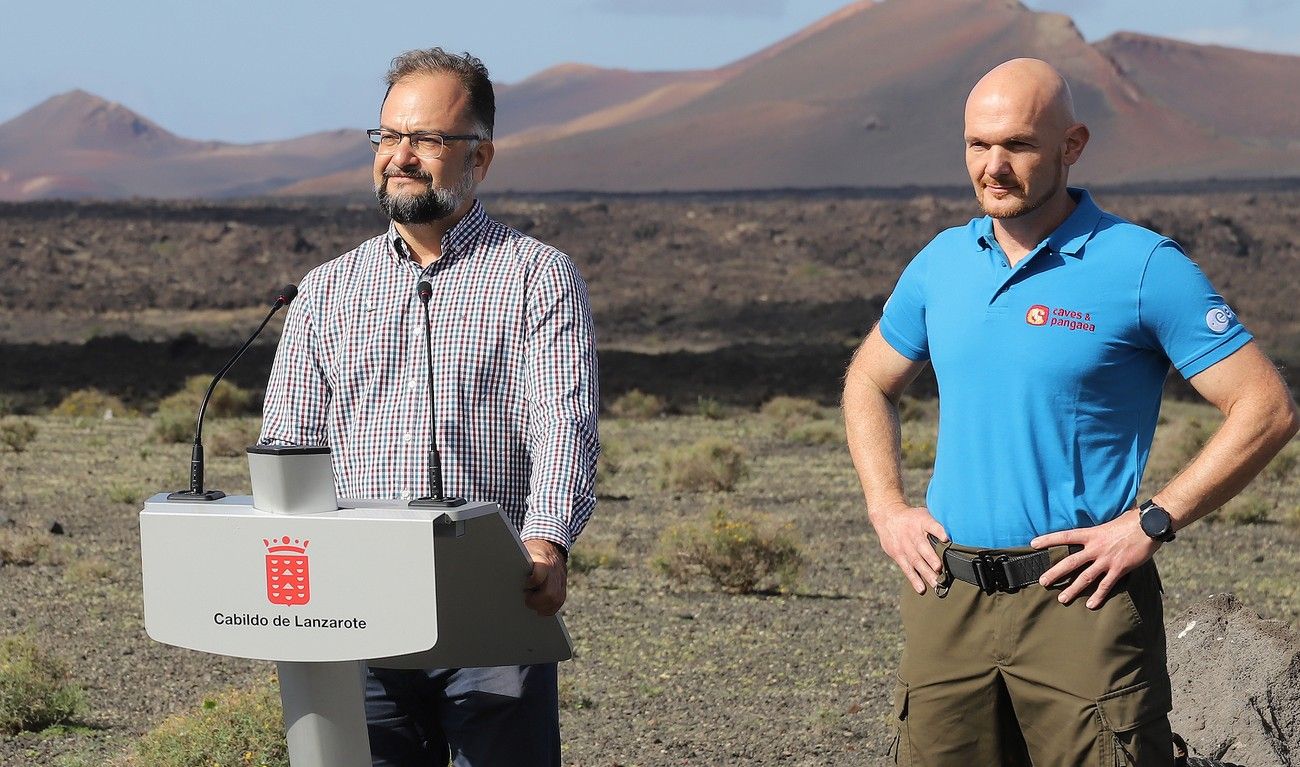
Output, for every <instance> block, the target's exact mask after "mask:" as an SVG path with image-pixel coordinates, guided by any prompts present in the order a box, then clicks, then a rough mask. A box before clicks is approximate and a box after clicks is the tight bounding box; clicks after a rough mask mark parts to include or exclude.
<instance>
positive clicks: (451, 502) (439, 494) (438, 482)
mask: <svg viewBox="0 0 1300 767" xmlns="http://www.w3.org/2000/svg"><path fill="white" fill-rule="evenodd" d="M415 292H416V294H417V295H418V296H419V297H420V304H421V305H422V306H423V307H424V364H425V373H426V374H427V380H428V384H429V385H428V389H429V463H428V471H429V494H428V495H427V496H425V497H423V498H416V499H414V500H412V501H411V502H410V504H409V505H411V506H426V507H433V508H443V509H445V508H453V507H456V506H462V505H464V503H465V499H464V498H448V497H447V496H446V494H445V493H444V492H443V486H442V455H441V454H440V453H439V452H438V417H437V411H435V410H434V396H433V334H432V331H431V330H430V325H431V324H432V322H431V321H430V318H429V299H430V298H433V285H431V284H430V283H429V281H428V280H420V284H419V285H416V286H415Z"/></svg>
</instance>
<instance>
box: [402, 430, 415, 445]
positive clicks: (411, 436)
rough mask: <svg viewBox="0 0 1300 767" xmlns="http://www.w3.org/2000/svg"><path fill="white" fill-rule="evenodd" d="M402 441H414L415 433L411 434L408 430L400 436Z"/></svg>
mask: <svg viewBox="0 0 1300 767" xmlns="http://www.w3.org/2000/svg"><path fill="white" fill-rule="evenodd" d="M402 441H403V442H408V443H409V442H414V441H415V435H414V434H411V433H410V432H407V433H406V434H405V435H403V437H402Z"/></svg>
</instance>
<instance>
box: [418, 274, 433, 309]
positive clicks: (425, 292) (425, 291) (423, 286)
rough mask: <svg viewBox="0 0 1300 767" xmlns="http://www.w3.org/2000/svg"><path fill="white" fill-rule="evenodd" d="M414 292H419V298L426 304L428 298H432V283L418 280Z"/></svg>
mask: <svg viewBox="0 0 1300 767" xmlns="http://www.w3.org/2000/svg"><path fill="white" fill-rule="evenodd" d="M415 292H416V293H419V294H420V300H421V301H423V302H424V303H426V304H427V303H429V299H430V298H433V285H431V284H430V283H429V281H428V280H420V284H419V285H416V286H415Z"/></svg>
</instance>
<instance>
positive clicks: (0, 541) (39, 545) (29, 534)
mask: <svg viewBox="0 0 1300 767" xmlns="http://www.w3.org/2000/svg"><path fill="white" fill-rule="evenodd" d="M49 549H50V537H49V536H48V535H46V534H45V533H42V532H40V531H38V530H31V529H28V528H16V527H7V528H0V566H2V565H17V566H19V567H30V566H31V565H34V564H37V563H39V562H44V561H46V559H47V555H48V554H49Z"/></svg>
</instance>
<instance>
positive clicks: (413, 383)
mask: <svg viewBox="0 0 1300 767" xmlns="http://www.w3.org/2000/svg"><path fill="white" fill-rule="evenodd" d="M406 388H408V389H418V388H420V382H419V381H417V380H415V379H414V378H412V379H410V380H409V381H407V382H406Z"/></svg>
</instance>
